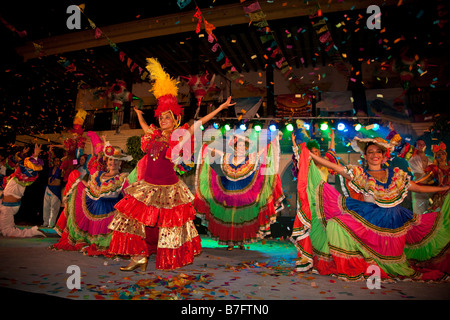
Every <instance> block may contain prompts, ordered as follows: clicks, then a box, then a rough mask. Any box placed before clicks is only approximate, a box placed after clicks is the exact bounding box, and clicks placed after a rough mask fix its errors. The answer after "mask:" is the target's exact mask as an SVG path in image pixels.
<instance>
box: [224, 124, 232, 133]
mask: <svg viewBox="0 0 450 320" xmlns="http://www.w3.org/2000/svg"><path fill="white" fill-rule="evenodd" d="M224 128H225V130H226V131H230V130H231V126H230V125H229V124H228V123H227V124H226V125H224Z"/></svg>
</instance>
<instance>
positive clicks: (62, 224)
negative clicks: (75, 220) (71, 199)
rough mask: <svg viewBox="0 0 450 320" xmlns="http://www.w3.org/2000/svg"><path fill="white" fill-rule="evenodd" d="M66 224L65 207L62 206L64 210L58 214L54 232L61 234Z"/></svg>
mask: <svg viewBox="0 0 450 320" xmlns="http://www.w3.org/2000/svg"><path fill="white" fill-rule="evenodd" d="M66 225H67V215H66V208H64V210H63V211H62V212H61V214H60V215H59V218H58V220H57V221H56V225H55V231H56V233H57V234H59V235H60V236H61V235H62V234H63V232H64V229H66Z"/></svg>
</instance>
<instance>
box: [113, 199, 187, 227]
mask: <svg viewBox="0 0 450 320" xmlns="http://www.w3.org/2000/svg"><path fill="white" fill-rule="evenodd" d="M114 208H116V209H117V210H118V211H119V212H120V213H122V214H124V215H125V216H127V217H130V218H132V219H135V220H137V221H139V222H141V223H142V224H144V225H145V226H152V227H154V226H157V227H163V228H172V227H180V226H182V225H185V224H186V223H187V222H188V221H189V220H194V219H195V209H194V207H193V206H192V203H190V202H189V203H186V204H182V205H179V206H175V207H172V208H169V209H165V208H157V207H154V206H147V205H146V204H145V203H143V202H141V201H139V200H136V199H135V198H134V197H133V196H131V195H126V196H125V197H124V198H123V199H122V200H120V201H119V202H118V203H117V204H116V205H115V207H114Z"/></svg>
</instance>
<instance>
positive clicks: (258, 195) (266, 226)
mask: <svg viewBox="0 0 450 320" xmlns="http://www.w3.org/2000/svg"><path fill="white" fill-rule="evenodd" d="M207 153H208V147H207V145H204V146H203V149H202V159H203V161H202V163H201V164H199V165H197V171H196V194H195V201H194V206H195V209H196V210H197V215H198V216H199V217H201V218H202V220H203V223H204V224H205V225H206V226H207V227H208V231H209V232H210V234H211V236H212V237H213V238H216V239H218V242H219V245H227V246H236V245H243V244H247V243H251V242H254V241H257V240H260V239H263V238H264V237H265V236H266V235H268V234H270V225H271V224H272V223H274V222H275V221H276V217H277V212H278V211H279V210H281V209H282V208H283V206H282V201H283V199H284V194H283V189H282V186H281V180H280V177H279V175H278V156H279V146H278V139H274V140H273V141H272V142H271V143H269V144H268V145H267V146H266V148H265V150H264V153H263V154H262V155H261V157H258V155H257V153H256V152H255V153H250V154H247V155H246V157H245V161H243V162H241V163H233V154H229V153H228V154H227V153H224V154H223V155H222V156H221V159H220V161H219V163H210V161H211V160H210V159H209V156H207ZM262 159H265V161H261V160H262Z"/></svg>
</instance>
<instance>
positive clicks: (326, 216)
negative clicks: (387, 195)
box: [292, 159, 450, 281]
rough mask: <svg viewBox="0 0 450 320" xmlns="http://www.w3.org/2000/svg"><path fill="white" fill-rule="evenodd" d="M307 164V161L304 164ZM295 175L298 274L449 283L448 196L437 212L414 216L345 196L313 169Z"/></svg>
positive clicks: (398, 208) (449, 226)
mask: <svg viewBox="0 0 450 320" xmlns="http://www.w3.org/2000/svg"><path fill="white" fill-rule="evenodd" d="M304 160H305V161H306V160H307V159H304ZM306 166H307V168H309V169H306V171H308V174H306V175H305V174H304V175H303V177H308V178H307V180H306V179H304V178H301V176H300V174H299V179H300V181H299V185H298V192H299V203H298V213H297V216H296V219H295V222H294V230H293V234H292V240H293V242H294V244H295V245H296V247H297V249H298V252H299V254H298V260H297V262H296V268H297V270H298V271H307V270H310V269H313V270H314V271H315V272H317V273H319V274H322V275H334V276H338V277H340V278H343V279H346V280H359V279H365V278H368V277H370V276H371V275H372V272H373V267H371V266H377V267H379V276H380V277H381V279H390V278H394V279H415V280H433V281H441V280H447V279H448V275H449V274H450V264H449V261H450V213H449V212H450V196H447V198H446V200H445V202H444V204H443V205H442V207H441V208H440V210H438V211H435V212H427V213H424V214H413V213H412V212H411V211H409V210H407V209H405V208H403V207H401V206H400V205H397V206H395V207H392V208H382V207H379V206H377V205H376V204H373V203H368V202H363V201H359V200H356V199H353V198H347V197H343V196H342V195H340V194H339V193H338V191H336V190H335V189H334V188H333V187H332V186H330V185H329V184H327V183H326V182H324V181H323V180H321V179H320V177H319V176H318V173H316V172H315V171H316V170H317V168H315V166H313V165H312V164H311V165H309V164H307V165H306Z"/></svg>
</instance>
